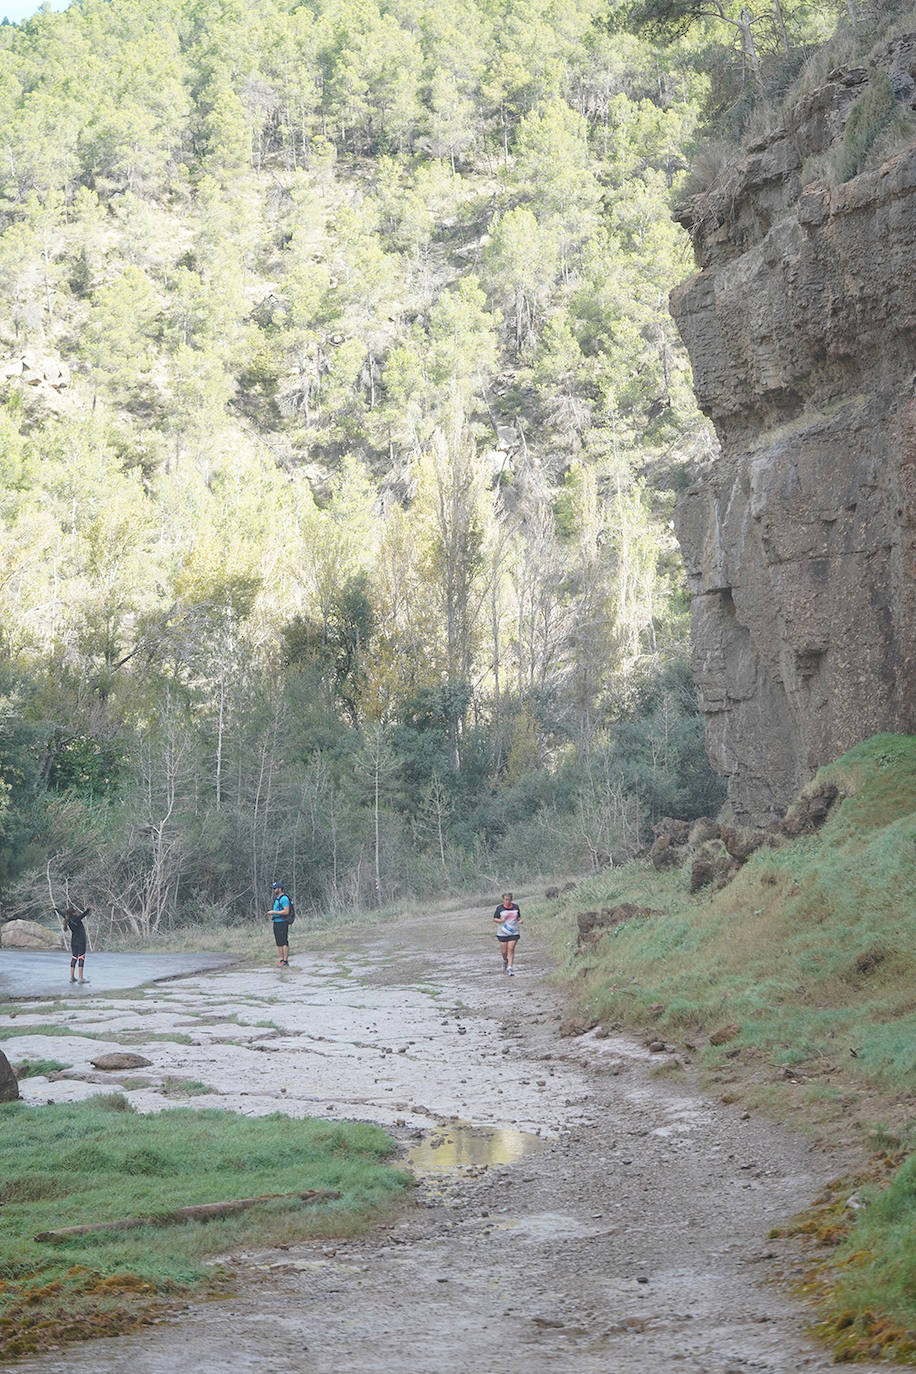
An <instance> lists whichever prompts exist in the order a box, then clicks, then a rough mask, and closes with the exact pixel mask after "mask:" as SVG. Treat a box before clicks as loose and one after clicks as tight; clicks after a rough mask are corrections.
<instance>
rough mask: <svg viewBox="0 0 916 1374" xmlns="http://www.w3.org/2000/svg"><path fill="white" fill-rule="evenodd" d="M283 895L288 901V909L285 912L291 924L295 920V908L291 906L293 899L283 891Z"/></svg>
mask: <svg viewBox="0 0 916 1374" xmlns="http://www.w3.org/2000/svg"><path fill="white" fill-rule="evenodd" d="M283 895H284V897H286V899H287V901H288V902H289V911H288V912H287V913H286V919H287V921H288V922H289V924H290V925H292V923H293V921H295V919H296V908H295V907H294V906H293V899H292V897H290V895H289V893H288V892H284V894H283Z"/></svg>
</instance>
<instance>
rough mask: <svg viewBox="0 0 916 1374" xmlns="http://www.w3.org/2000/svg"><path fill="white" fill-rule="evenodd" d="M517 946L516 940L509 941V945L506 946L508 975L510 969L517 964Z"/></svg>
mask: <svg viewBox="0 0 916 1374" xmlns="http://www.w3.org/2000/svg"><path fill="white" fill-rule="evenodd" d="M515 945H516V941H515V940H509V941H508V943H507V945H506V950H507V954H506V964H507V968H506V972H507V973H508V971H509V969H510V968H511V967H512V965H513V964H514V963H515Z"/></svg>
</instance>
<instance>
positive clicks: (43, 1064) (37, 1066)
mask: <svg viewBox="0 0 916 1374" xmlns="http://www.w3.org/2000/svg"><path fill="white" fill-rule="evenodd" d="M15 1067H16V1077H17V1078H19V1079H23V1078H44V1077H46V1076H47V1075H48V1074H49V1073H60V1072H61V1071H62V1070H63V1069H69V1068H70V1065H69V1064H62V1063H61V1061H60V1060H59V1059H23V1060H22V1062H21V1063H19V1064H17V1065H16V1066H15Z"/></svg>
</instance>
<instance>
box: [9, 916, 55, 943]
mask: <svg viewBox="0 0 916 1374" xmlns="http://www.w3.org/2000/svg"><path fill="white" fill-rule="evenodd" d="M0 945H2V946H3V948H4V949H60V947H61V946H60V933H59V932H58V931H55V930H49V929H48V927H47V926H42V925H39V924H38V922H37V921H7V922H6V924H5V925H3V926H0Z"/></svg>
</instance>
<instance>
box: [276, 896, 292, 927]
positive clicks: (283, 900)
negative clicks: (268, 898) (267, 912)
mask: <svg viewBox="0 0 916 1374" xmlns="http://www.w3.org/2000/svg"><path fill="white" fill-rule="evenodd" d="M274 920H275V921H288V920H289V898H288V897H287V895H286V893H285V892H282V893H281V894H280V896H279V897H278V898H277V899H276V901H275V902H274Z"/></svg>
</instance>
